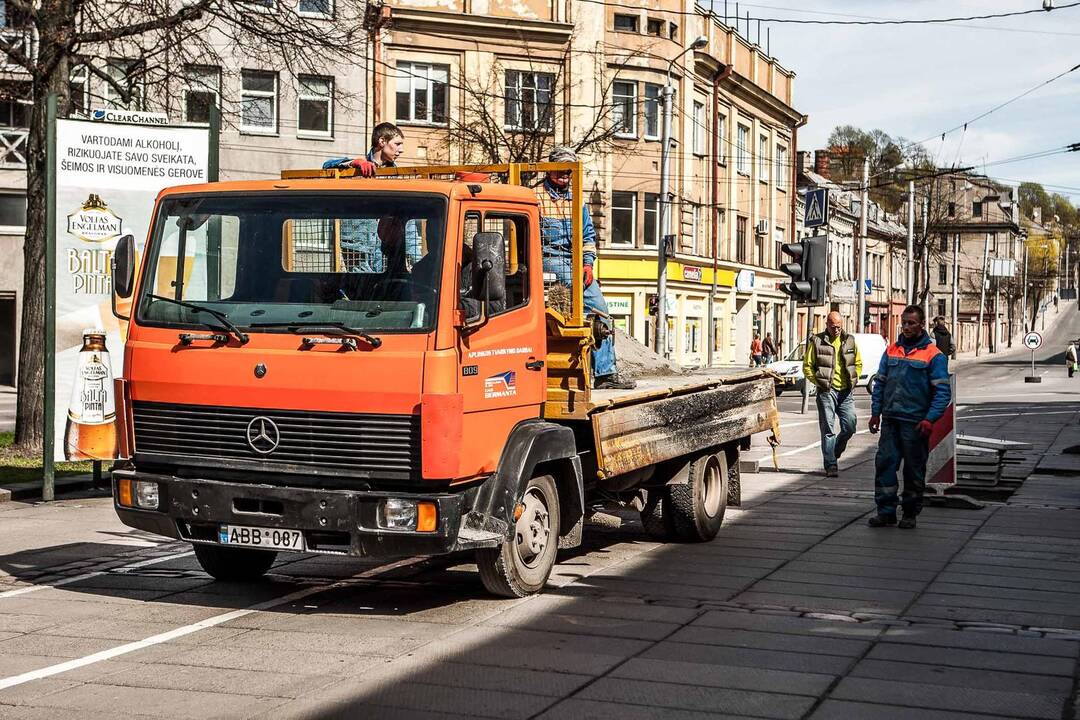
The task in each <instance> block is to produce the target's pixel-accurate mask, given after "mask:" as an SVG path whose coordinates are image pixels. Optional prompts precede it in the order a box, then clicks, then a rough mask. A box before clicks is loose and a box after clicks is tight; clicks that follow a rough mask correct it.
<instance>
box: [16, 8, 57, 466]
mask: <svg viewBox="0 0 1080 720" xmlns="http://www.w3.org/2000/svg"><path fill="white" fill-rule="evenodd" d="M58 14H61V13H58ZM67 15H68V13H62V16H65V17H66V16H67ZM45 23H47V21H45V22H43V23H42V25H41V26H40V28H39V32H40V37H41V42H40V43H39V47H40V48H41V55H40V56H39V57H38V61H37V67H38V68H39V69H41V70H45V69H48V70H47V71H46V72H44V73H42V74H39V75H37V76H35V77H34V80H33V84H32V92H33V95H32V97H33V108H32V110H31V112H30V128H29V131H30V132H29V136H28V138H27V156H26V239H25V242H24V244H23V266H24V268H25V270H24V274H23V298H22V299H23V306H22V328H21V331H20V334H19V374H18V400H17V405H16V410H15V447H16V450H17V451H20V452H26V453H30V452H40V451H41V444H42V438H43V437H44V432H46V431H47V432H52V428H48V429H46V428H45V427H44V422H45V403H44V400H45V393H44V389H45V342H44V340H45V272H46V267H45V239H46V232H47V228H46V219H47V207H46V197H45V181H46V178H47V176H48V171H49V168H48V163H49V161H50V158H46V157H45V153H46V143H47V133H48V123H49V120H48V96H49V93H56V95H57V96H58V99H59V102H58V103H57V105H58V108H60V109H61V110H63V109H66V107H67V97H68V72H69V67H70V65H69V60H68V57H67V50H66V49H65V48H62V47H56V44H55V43H52V42H48V41H47V38H49V37H55V36H56V34H58V33H59V30H60V28H58V27H57V26H53V27H51V28H50V27H48V25H47V24H45ZM50 51H51V52H53V53H57V52H58V53H61V54H62V55H61V56H60V57H56V56H55V55H52V56H50V54H49V53H50ZM58 114H60V112H59V111H58Z"/></svg>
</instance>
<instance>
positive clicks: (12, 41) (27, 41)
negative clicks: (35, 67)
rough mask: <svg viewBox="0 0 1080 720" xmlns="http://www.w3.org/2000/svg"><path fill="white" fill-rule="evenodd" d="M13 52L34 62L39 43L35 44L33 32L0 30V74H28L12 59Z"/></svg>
mask: <svg viewBox="0 0 1080 720" xmlns="http://www.w3.org/2000/svg"><path fill="white" fill-rule="evenodd" d="M12 52H16V53H20V54H22V55H24V56H25V57H27V58H29V59H30V61H31V62H33V61H34V60H35V59H36V57H37V43H35V42H34V34H33V32H32V31H30V30H17V29H14V28H0V53H2V56H0V73H26V68H24V67H23V66H22V65H20V64H19V63H16V62H13V61H12V60H11V59H10V57H9V56H10V54H11V53H12Z"/></svg>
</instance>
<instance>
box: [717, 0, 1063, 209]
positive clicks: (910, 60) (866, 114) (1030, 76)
mask: <svg viewBox="0 0 1080 720" xmlns="http://www.w3.org/2000/svg"><path fill="white" fill-rule="evenodd" d="M1074 1H1075V0H1054V5H1056V6H1058V9H1056V10H1053V11H1051V12H1040V13H1038V14H1033V15H1026V16H1021V17H1011V18H1002V19H995V20H978V21H970V22H964V23H958V24H951V25H944V26H938V25H921V26H920V25H908V26H895V25H893V26H877V27H874V26H848V27H845V26H836V25H791V24H772V25H771V32H770V33H769V36H770V37H769V41H770V49H771V52H772V54H773V56H774V57H776V59H777V60H778V62H779V63H780V64H781V65H782V66H784V67H786V68H788V69H790V70H794V71H795V73H796V77H795V103H794V105H795V108H796V109H797V110H798V111H799V112H802V113H804V114H806V115H809V116H810V121H809V123H808V124H807V125H806V127H804V128H803V129H801V130H800V131H799V147H800V149H814V148H821V147H824V145H825V141H826V140H827V138H828V136H829V133H830V132H831V131H832V129H833V127H835V126H836V125H842V124H851V125H855V126H856V127H860V128H863V129H866V130H870V129H874V128H880V129H881V130H884V131H885V132H887V133H888V134H889V135H891V136H892V137H894V138H895V137H897V136H903V137H905V138H907V139H909V140H913V141H915V140H924V139H926V142H925V143H924V147H925V148H926V149H927V150H928V151H929V152H930V154H931V156H933V157H935V158H936V160H937V163H938V165H939V166H951V165H953V164H954V163H956V164H959V165H960V166H967V165H973V166H976V169H977V170H978V171H979V172H985V174H987V175H990V176H991V177H994V178H998V179H1000V180H1003V181H1005V182H1008V184H1015V183H1016V182H1019V181H1023V180H1032V181H1036V182H1041V183H1043V184H1044V186H1045V187H1046V189H1047V190H1048V191H1050V192H1058V193H1060V194H1062V195H1066V196H1068V197H1070V198H1071V199H1072V201H1073V202H1074V203H1076V204H1080V152H1075V153H1068V154H1059V155H1053V156H1050V157H1045V158H1041V159H1034V160H1025V161H1022V162H1011V163H1004V164H995V162H996V161H1001V160H1008V159H1011V158H1016V157H1017V156H1020V155H1025V154H1028V153H1035V152H1040V151H1044V150H1051V149H1055V148H1062V147H1064V146H1066V145H1069V144H1071V143H1078V142H1080V70H1076V71H1075V72H1072V73H1070V74H1068V75H1065V76H1064V77H1062V78H1060V79H1058V80H1056V81H1055V82H1053V83H1051V84H1049V85H1047V86H1046V87H1043V88H1041V89H1039V90H1037V91H1035V92H1033V93H1032V94H1030V95H1028V96H1027V97H1024V98H1022V99H1020V100H1017V101H1016V102H1014V103H1012V104H1010V105H1008V106H1006V107H1004V108H1002V109H1000V110H998V111H996V112H994V113H993V114H991V115H989V116H987V117H985V118H983V119H981V120H978V121H977V122H974V123H971V124H969V125H968V128H967V130H966V131H963V130H956V131H954V132H952V133H950V134H948V135H946V137H945V140H944V142H943V141H942V139H941V133H942V132H944V131H946V130H949V129H951V128H954V127H957V126H959V125H962V124H963V123H965V122H967V121H968V120H971V119H973V118H975V117H976V116H978V115H981V114H982V113H984V112H985V111H987V110H989V109H991V108H993V107H994V106H996V105H998V104H1000V103H1003V102H1005V101H1007V100H1009V99H1010V98H1013V97H1015V96H1016V95H1019V94H1021V93H1023V92H1025V91H1027V90H1029V89H1030V88H1032V87H1034V86H1036V85H1038V84H1040V83H1042V82H1044V81H1046V80H1049V79H1050V78H1052V77H1054V76H1055V75H1057V74H1059V73H1062V72H1064V71H1066V70H1068V69H1069V68H1072V67H1073V66H1075V65H1077V64H1080V5H1077V6H1076V7H1073V8H1065V7H1060V6H1062V5H1067V4H1069V3H1070V2H1074ZM1042 2H1043V0H903V1H896V2H883V1H882V0H816V2H814V3H800V2H796V0H753V1H752V2H750V3H746V2H740V4H739V8H740V11H741V14H742V15H743V16H744V17H745V15H746V12H747V11H749V12H750V15H751V17H752V18H754V17H762V18H765V17H777V18H796V19H808V20H809V19H813V20H853V19H869V18H874V19H881V18H890V19H892V18H905V19H907V18H912V19H914V18H920V19H921V18H941V17H956V16H968V15H984V14H990V13H998V12H1013V11H1020V10H1028V9H1038V8H1041V7H1042ZM734 5H735V3H734V0H728V8H729V10H730V11H731V12H732V14H734ZM713 7H714V9H715V10H716V11H717V12H719V13H722V12H723V0H716V2H715V4H714V6H713ZM742 27H743V28H744V30H743V32H744V34H745V22H744V23H743V24H742ZM766 27H769V26H768V25H766V24H763V25H762V31H761V44H762V46H764V45H765V42H766V31H765V28H766ZM750 30H751V35H750V37H751V39H754V40H756V38H757V24H756V23H755V22H753V21H751V24H750ZM927 138H933V139H927Z"/></svg>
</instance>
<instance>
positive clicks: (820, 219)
mask: <svg viewBox="0 0 1080 720" xmlns="http://www.w3.org/2000/svg"><path fill="white" fill-rule="evenodd" d="M828 222H829V188H817V189H816V190H808V191H807V192H806V209H805V211H804V212H803V227H808V228H815V227H821V226H822V225H825V224H827V223H828Z"/></svg>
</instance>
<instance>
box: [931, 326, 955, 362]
mask: <svg viewBox="0 0 1080 720" xmlns="http://www.w3.org/2000/svg"><path fill="white" fill-rule="evenodd" d="M934 344H936V345H937V349H938V350H940V351H941V352H942V353H944V355H945V359H946V361H947V360H948V359H949V358H951V357H952V356H953V354H954V353H955V352H956V347H954V346H953V341H952V333H951V332H949V326H948V325H946V324H945V316H944V315H938V316H937V317H936V318H934Z"/></svg>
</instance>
